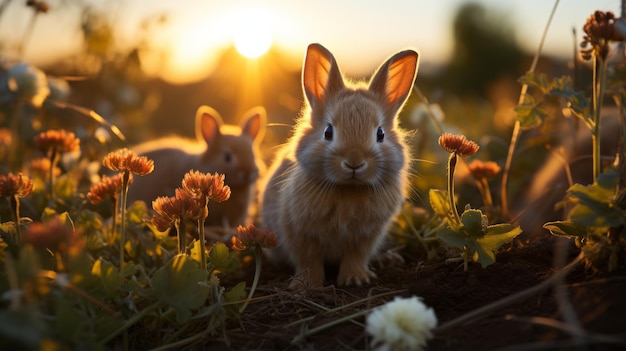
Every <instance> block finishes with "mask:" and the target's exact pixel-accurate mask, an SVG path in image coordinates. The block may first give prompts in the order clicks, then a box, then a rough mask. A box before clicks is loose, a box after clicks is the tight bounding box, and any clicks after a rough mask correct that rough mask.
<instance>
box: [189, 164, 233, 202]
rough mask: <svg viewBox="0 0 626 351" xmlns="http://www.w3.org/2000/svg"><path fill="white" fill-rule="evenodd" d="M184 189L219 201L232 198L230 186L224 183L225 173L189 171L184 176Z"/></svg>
mask: <svg viewBox="0 0 626 351" xmlns="http://www.w3.org/2000/svg"><path fill="white" fill-rule="evenodd" d="M183 189H185V190H187V191H189V192H190V193H192V194H194V195H195V196H204V197H206V198H208V199H211V200H213V201H217V202H223V201H226V200H228V199H229V198H230V187H229V186H228V185H224V175H223V174H218V173H215V174H214V175H213V174H210V173H206V174H205V173H201V172H199V171H189V172H187V174H185V176H184V178H183Z"/></svg>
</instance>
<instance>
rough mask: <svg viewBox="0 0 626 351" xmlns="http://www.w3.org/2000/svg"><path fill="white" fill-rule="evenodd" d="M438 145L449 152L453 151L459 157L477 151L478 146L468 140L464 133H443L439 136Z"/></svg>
mask: <svg viewBox="0 0 626 351" xmlns="http://www.w3.org/2000/svg"><path fill="white" fill-rule="evenodd" d="M439 146H441V147H442V148H443V149H444V150H446V151H447V152H449V153H455V154H457V155H459V156H461V157H465V156H471V155H473V154H475V153H476V152H478V149H479V148H480V146H478V144H476V143H475V142H473V141H471V140H468V139H467V138H466V137H465V135H458V134H450V133H443V134H441V136H440V137H439Z"/></svg>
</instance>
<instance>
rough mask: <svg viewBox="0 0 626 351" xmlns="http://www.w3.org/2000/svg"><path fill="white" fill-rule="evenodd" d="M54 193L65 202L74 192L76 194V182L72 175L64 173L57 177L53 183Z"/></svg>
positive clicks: (68, 200)
mask: <svg viewBox="0 0 626 351" xmlns="http://www.w3.org/2000/svg"><path fill="white" fill-rule="evenodd" d="M54 194H55V195H56V196H57V197H58V198H59V199H63V200H65V201H67V202H70V200H71V199H72V197H73V196H74V194H76V182H75V181H74V177H70V176H69V175H67V174H64V175H62V176H60V177H58V178H57V179H56V181H55V183H54Z"/></svg>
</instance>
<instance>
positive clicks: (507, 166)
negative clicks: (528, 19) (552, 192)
mask: <svg viewBox="0 0 626 351" xmlns="http://www.w3.org/2000/svg"><path fill="white" fill-rule="evenodd" d="M558 5H559V0H556V1H555V2H554V7H552V12H550V17H548V22H547V23H546V27H545V28H544V29H543V34H542V35H541V40H540V41H539V47H538V48H537V50H536V51H535V56H534V57H533V62H532V63H531V64H530V68H529V69H528V73H532V72H534V71H535V68H536V67H537V62H539V56H540V55H541V51H542V50H543V44H544V42H545V40H546V36H547V34H548V28H550V23H551V22H552V18H553V17H554V13H555V12H556V8H557V7H558ZM527 91H528V84H524V85H522V90H521V92H520V97H519V102H518V104H519V105H521V104H522V103H523V102H524V99H525V98H526V92H527ZM521 132H522V127H521V124H520V121H519V120H518V119H516V120H515V126H514V127H513V133H512V135H511V143H510V144H509V151H508V152H507V154H506V161H505V162H504V170H503V171H502V183H501V184H500V201H501V202H502V215H503V216H504V217H505V218H508V217H510V215H511V214H510V212H509V194H508V192H509V190H508V184H509V173H510V171H511V164H512V163H513V155H515V148H516V147H517V141H518V139H519V136H520V134H521Z"/></svg>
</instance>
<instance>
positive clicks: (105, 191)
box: [87, 174, 133, 205]
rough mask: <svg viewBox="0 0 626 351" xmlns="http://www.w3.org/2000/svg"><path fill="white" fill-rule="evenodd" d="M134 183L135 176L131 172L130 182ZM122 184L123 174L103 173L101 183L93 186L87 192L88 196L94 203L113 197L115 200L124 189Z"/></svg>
mask: <svg viewBox="0 0 626 351" xmlns="http://www.w3.org/2000/svg"><path fill="white" fill-rule="evenodd" d="M132 183H133V177H132V174H131V176H130V177H129V178H128V184H129V185H130V184H132ZM122 186H123V184H122V174H116V175H114V176H112V177H107V176H106V175H103V176H102V179H101V180H100V183H98V184H95V185H92V186H91V189H89V193H87V198H88V199H89V202H91V203H92V204H94V205H95V204H97V203H100V202H102V201H104V199H106V198H111V199H113V201H115V200H116V199H117V198H118V195H119V194H120V192H121V191H122Z"/></svg>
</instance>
